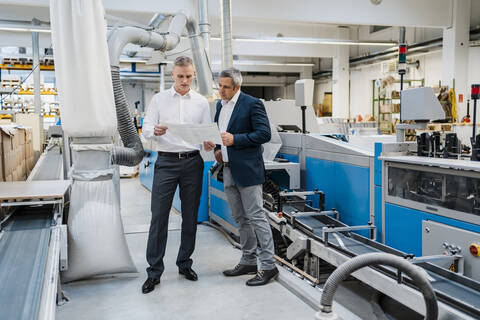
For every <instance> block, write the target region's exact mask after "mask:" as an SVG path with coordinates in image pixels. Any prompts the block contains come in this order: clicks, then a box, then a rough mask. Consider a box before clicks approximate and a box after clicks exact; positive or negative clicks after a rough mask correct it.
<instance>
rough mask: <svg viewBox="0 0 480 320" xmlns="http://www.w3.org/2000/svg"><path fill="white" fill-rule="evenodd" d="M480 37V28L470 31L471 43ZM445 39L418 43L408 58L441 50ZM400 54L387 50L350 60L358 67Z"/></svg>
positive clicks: (409, 51) (411, 46)
mask: <svg viewBox="0 0 480 320" xmlns="http://www.w3.org/2000/svg"><path fill="white" fill-rule="evenodd" d="M479 36H480V28H475V29H472V30H470V41H474V40H477V39H478V37H479ZM442 41H443V37H438V38H434V39H430V40H426V41H421V42H417V43H414V44H411V45H409V46H408V52H407V56H408V55H409V54H411V53H413V52H418V51H421V50H430V49H432V48H439V47H442V45H443V42H442ZM397 54H398V49H397V48H393V49H387V50H383V51H378V52H373V53H370V54H368V55H365V56H359V57H355V58H350V67H353V66H358V65H360V64H364V63H370V62H373V61H377V60H382V59H388V58H391V57H394V56H396V55H397Z"/></svg>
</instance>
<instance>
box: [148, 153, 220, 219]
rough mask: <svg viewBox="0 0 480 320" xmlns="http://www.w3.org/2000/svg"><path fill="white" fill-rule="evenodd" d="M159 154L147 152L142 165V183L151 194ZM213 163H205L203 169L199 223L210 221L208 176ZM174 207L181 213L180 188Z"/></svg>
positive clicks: (174, 200)
mask: <svg viewBox="0 0 480 320" xmlns="http://www.w3.org/2000/svg"><path fill="white" fill-rule="evenodd" d="M157 156H158V155H157V153H156V152H155V151H150V150H145V156H144V157H143V160H142V162H141V163H140V183H141V184H142V185H143V186H145V188H147V189H148V190H150V192H151V191H152V185H153V172H154V169H155V162H156V161H157ZM212 164H213V161H207V162H205V167H204V169H203V184H202V195H201V198H200V207H199V208H198V222H203V221H208V174H209V169H210V167H211V166H212ZM172 206H173V207H174V208H175V209H177V210H178V211H180V212H181V205H180V194H179V192H178V188H177V190H176V191H175V196H174V198H173V203H172Z"/></svg>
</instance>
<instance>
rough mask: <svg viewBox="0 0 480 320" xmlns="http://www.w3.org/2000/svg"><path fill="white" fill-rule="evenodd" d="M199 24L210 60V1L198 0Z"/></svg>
mask: <svg viewBox="0 0 480 320" xmlns="http://www.w3.org/2000/svg"><path fill="white" fill-rule="evenodd" d="M198 26H199V28H200V35H201V36H202V39H203V46H204V48H205V54H206V55H207V58H208V61H211V59H210V34H211V31H210V23H209V22H208V1H207V0H198Z"/></svg>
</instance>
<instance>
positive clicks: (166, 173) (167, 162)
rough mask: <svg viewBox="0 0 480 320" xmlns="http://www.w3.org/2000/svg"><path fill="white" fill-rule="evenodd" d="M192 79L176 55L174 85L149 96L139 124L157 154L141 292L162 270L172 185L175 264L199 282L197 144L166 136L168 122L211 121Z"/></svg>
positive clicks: (187, 63) (190, 71)
mask: <svg viewBox="0 0 480 320" xmlns="http://www.w3.org/2000/svg"><path fill="white" fill-rule="evenodd" d="M194 76H195V70H194V68H193V64H192V60H191V59H190V58H188V57H183V56H182V57H178V58H177V59H176V60H175V64H174V68H173V71H172V78H173V80H174V85H173V86H172V87H171V88H170V89H169V90H165V91H162V92H159V93H158V94H156V95H155V96H153V98H152V101H151V102H150V105H149V107H148V110H147V114H146V116H145V119H144V121H143V135H144V137H145V138H146V139H153V140H154V142H155V143H154V145H155V146H156V150H155V151H157V152H158V158H157V162H156V163H155V172H154V178H153V186H152V203H151V210H152V220H151V224H150V231H149V234H148V243H147V262H148V264H149V267H148V268H147V275H148V277H147V280H146V281H145V283H144V284H143V286H142V292H143V293H149V292H151V291H153V290H154V289H155V285H157V284H159V283H160V277H161V276H162V273H163V271H164V269H165V267H164V264H163V257H164V255H165V248H166V245H167V234H168V217H169V214H170V209H171V206H172V200H173V196H174V194H175V190H176V188H177V186H179V189H180V199H181V211H182V233H181V243H180V249H179V252H178V256H177V261H176V264H177V266H178V271H179V273H180V274H182V275H184V276H185V277H186V278H187V279H188V280H192V281H196V280H197V279H198V276H197V274H196V273H195V271H193V270H192V259H191V258H190V256H191V255H192V253H193V251H194V249H195V236H196V232H197V215H198V206H199V204H200V195H201V193H202V178H203V166H204V165H203V159H202V157H201V156H200V152H199V150H200V146H199V145H198V146H197V145H191V144H189V143H187V142H185V141H183V140H182V139H180V138H178V137H176V136H175V135H173V134H171V133H169V132H168V123H172V124H173V123H175V124H199V123H210V122H212V120H211V117H210V108H209V105H208V101H207V99H206V98H205V97H203V96H202V95H200V94H198V93H197V92H195V91H193V90H192V89H190V85H191V83H192V81H193V78H194Z"/></svg>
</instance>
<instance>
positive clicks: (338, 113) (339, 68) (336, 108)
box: [332, 27, 354, 118]
mask: <svg viewBox="0 0 480 320" xmlns="http://www.w3.org/2000/svg"><path fill="white" fill-rule="evenodd" d="M337 38H338V39H349V38H350V33H349V29H348V28H347V27H339V28H338V30H337ZM349 58H350V47H349V46H345V45H337V48H336V55H335V57H334V58H333V68H332V69H333V75H332V117H334V118H348V117H349V108H350V93H349V83H350V62H349ZM352 116H354V115H352Z"/></svg>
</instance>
